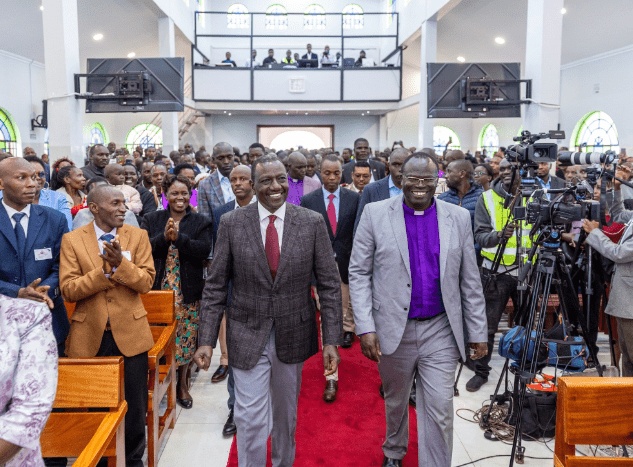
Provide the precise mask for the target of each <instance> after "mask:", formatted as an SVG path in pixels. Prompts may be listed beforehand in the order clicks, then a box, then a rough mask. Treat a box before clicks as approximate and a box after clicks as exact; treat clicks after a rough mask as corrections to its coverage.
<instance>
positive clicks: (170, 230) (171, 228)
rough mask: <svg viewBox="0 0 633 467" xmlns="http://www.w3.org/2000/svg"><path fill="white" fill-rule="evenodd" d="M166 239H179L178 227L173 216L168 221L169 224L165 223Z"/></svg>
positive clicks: (170, 240)
mask: <svg viewBox="0 0 633 467" xmlns="http://www.w3.org/2000/svg"><path fill="white" fill-rule="evenodd" d="M165 240H166V241H168V242H175V241H176V240H178V227H176V223H175V222H174V219H172V218H171V217H170V218H169V220H168V221H167V225H165Z"/></svg>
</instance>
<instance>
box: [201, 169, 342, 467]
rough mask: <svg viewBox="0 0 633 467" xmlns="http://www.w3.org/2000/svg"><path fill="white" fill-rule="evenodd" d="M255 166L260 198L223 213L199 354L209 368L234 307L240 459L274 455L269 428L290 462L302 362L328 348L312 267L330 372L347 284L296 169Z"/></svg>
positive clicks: (284, 465) (277, 451) (279, 455)
mask: <svg viewBox="0 0 633 467" xmlns="http://www.w3.org/2000/svg"><path fill="white" fill-rule="evenodd" d="M251 170H252V172H251V173H252V178H253V181H254V186H255V193H256V195H257V203H253V204H249V205H248V206H245V207H243V208H240V209H236V210H234V211H232V212H230V213H228V214H225V215H224V216H222V219H221V220H220V227H219V229H218V239H217V242H216V244H215V251H214V253H213V267H212V268H211V272H210V275H209V277H208V278H207V282H206V284H205V288H204V292H203V297H202V304H201V313H200V332H199V335H198V344H199V348H198V350H197V351H196V354H195V356H194V360H195V361H196V363H197V364H198V366H200V367H201V368H202V369H204V370H208V368H209V364H210V363H211V356H212V353H213V348H214V347H215V345H216V343H217V339H218V334H219V330H220V324H221V322H222V316H223V315H224V313H225V310H226V317H227V342H228V346H229V348H228V352H229V365H230V367H231V368H232V371H233V375H234V377H235V396H236V399H235V423H236V425H237V452H238V459H239V465H240V467H261V466H263V465H266V452H267V446H266V445H267V440H268V437H269V435H270V436H271V438H272V440H271V444H272V464H273V466H275V467H290V466H292V465H293V463H294V459H295V430H296V425H297V401H298V398H299V391H300V388H301V370H302V368H303V362H305V361H306V360H307V359H308V358H310V357H311V356H312V355H314V354H316V353H317V352H318V350H319V340H318V339H319V338H318V333H317V320H316V310H315V306H314V301H313V300H312V297H311V295H310V286H311V280H312V276H313V273H314V276H316V282H317V285H316V287H317V291H318V293H319V296H321V297H322V298H321V321H322V325H323V333H322V336H323V366H324V369H325V373H326V375H331V374H334V372H335V371H336V369H337V368H338V363H339V361H340V357H339V354H338V350H337V348H336V347H337V346H338V345H341V344H342V337H343V326H342V317H341V287H340V282H339V275H338V272H337V270H336V263H335V261H334V255H333V253H332V247H331V244H330V238H329V236H328V232H327V227H326V224H325V221H324V220H323V217H322V216H321V215H319V214H317V213H315V212H312V211H310V210H308V209H304V208H301V207H298V206H294V205H292V204H290V203H288V202H286V199H287V197H288V177H287V175H286V170H285V168H284V166H283V164H282V163H281V161H279V159H278V158H277V157H276V156H264V157H262V158H260V159H258V160H257V161H256V162H255V164H254V165H253V167H252V168H251ZM229 282H230V283H231V286H232V287H231V303H230V306H228V298H229V297H228V284H229ZM270 420H272V427H271V425H270ZM321 429H327V427H326V426H323V427H321Z"/></svg>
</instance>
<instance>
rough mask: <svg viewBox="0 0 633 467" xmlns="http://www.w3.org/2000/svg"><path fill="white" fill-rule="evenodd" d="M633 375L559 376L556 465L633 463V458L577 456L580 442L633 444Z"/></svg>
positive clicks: (572, 466) (600, 465)
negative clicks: (611, 376) (606, 376)
mask: <svg viewBox="0 0 633 467" xmlns="http://www.w3.org/2000/svg"><path fill="white" fill-rule="evenodd" d="M632 398H633V378H583V377H563V378H558V402H557V403H558V405H557V408H556V446H555V449H554V465H555V466H563V467H581V466H592V467H602V466H604V467H609V466H611V467H619V466H633V459H629V458H609V457H586V456H582V455H581V456H576V445H577V444H596V445H599V444H602V445H624V444H633V405H632V404H630V401H631V399H632Z"/></svg>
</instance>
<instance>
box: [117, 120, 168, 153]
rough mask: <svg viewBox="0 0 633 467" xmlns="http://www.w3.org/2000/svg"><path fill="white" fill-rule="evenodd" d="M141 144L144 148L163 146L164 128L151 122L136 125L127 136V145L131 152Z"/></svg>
mask: <svg viewBox="0 0 633 467" xmlns="http://www.w3.org/2000/svg"><path fill="white" fill-rule="evenodd" d="M139 144H140V145H141V147H142V148H143V149H147V148H156V147H159V146H162V145H163V130H161V129H160V128H159V127H157V126H156V125H153V124H151V123H141V124H140V125H136V126H135V127H134V128H132V129H131V130H130V132H129V133H128V134H127V136H126V137H125V146H126V147H127V149H128V151H130V153H131V152H132V151H134V148H135V147H136V146H138V145H139Z"/></svg>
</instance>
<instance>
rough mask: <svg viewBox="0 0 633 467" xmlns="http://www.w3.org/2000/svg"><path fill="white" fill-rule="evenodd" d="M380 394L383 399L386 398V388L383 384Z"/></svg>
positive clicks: (379, 390)
mask: <svg viewBox="0 0 633 467" xmlns="http://www.w3.org/2000/svg"><path fill="white" fill-rule="evenodd" d="M378 394H380V397H382V398H383V399H384V398H385V388H383V387H382V384H381V385H380V389H378Z"/></svg>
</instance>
